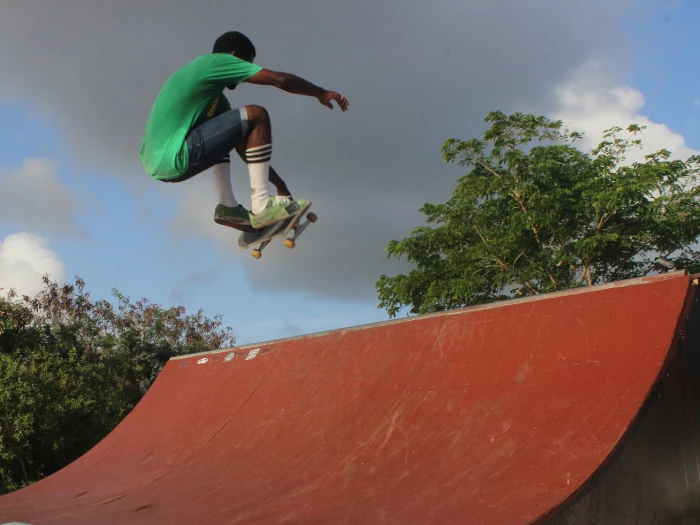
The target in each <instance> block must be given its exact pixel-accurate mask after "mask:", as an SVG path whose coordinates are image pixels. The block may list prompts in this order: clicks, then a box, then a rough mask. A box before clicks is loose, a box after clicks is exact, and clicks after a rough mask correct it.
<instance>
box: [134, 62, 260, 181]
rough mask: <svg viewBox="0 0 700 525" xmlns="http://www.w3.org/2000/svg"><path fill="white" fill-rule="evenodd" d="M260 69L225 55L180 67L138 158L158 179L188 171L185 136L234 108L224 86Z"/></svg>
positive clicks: (156, 110)
mask: <svg viewBox="0 0 700 525" xmlns="http://www.w3.org/2000/svg"><path fill="white" fill-rule="evenodd" d="M261 69H262V67H260V66H257V65H255V64H251V63H250V62H246V61H245V60H241V59H240V58H237V57H235V56H233V55H229V54H226V53H213V54H207V55H203V56H200V57H199V58H196V59H194V60H193V61H192V62H190V63H189V64H186V65H184V66H183V67H181V68H180V69H179V70H178V71H176V72H175V73H174V74H173V75H172V76H171V77H170V78H169V79H168V80H167V81H166V82H165V85H164V86H163V88H162V89H161V91H160V93H159V94H158V97H157V98H156V101H155V102H154V104H153V108H152V109H151V114H150V115H149V117H148V121H147V122H146V131H145V134H144V137H143V142H142V144H141V151H140V153H139V157H140V158H141V162H142V163H143V167H144V168H145V170H146V173H148V174H149V175H150V176H151V177H153V178H154V179H172V178H177V177H179V176H180V175H182V174H183V173H184V172H185V171H186V170H187V165H188V164H187V163H188V155H187V144H186V142H185V139H186V138H187V135H188V134H189V132H190V130H191V129H192V128H194V127H196V126H198V125H199V124H200V123H202V122H203V121H204V120H206V119H208V118H211V117H214V116H216V115H220V114H221V113H223V112H224V111H227V110H229V109H231V106H230V105H229V103H228V100H227V99H226V97H225V96H224V95H223V90H224V89H225V88H226V87H228V86H234V85H238V84H241V83H242V82H245V81H246V80H248V79H249V78H250V77H252V76H253V75H255V74H256V73H257V72H258V71H260V70H261Z"/></svg>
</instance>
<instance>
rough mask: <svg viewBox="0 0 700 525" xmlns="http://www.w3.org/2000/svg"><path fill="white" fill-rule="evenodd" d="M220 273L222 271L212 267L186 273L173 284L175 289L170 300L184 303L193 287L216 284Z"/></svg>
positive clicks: (199, 287) (198, 287)
mask: <svg viewBox="0 0 700 525" xmlns="http://www.w3.org/2000/svg"><path fill="white" fill-rule="evenodd" d="M219 274H220V272H219V271H218V270H217V269H216V268H210V269H208V270H204V271H201V272H194V273H190V274H187V275H185V276H184V277H183V278H181V279H178V281H177V282H176V283H175V284H174V285H173V289H172V291H171V292H170V300H171V301H173V302H180V303H184V302H185V299H186V298H187V296H188V294H189V292H191V291H192V290H193V289H201V288H203V287H206V286H210V285H212V284H214V283H215V282H216V279H217V277H218V276H219Z"/></svg>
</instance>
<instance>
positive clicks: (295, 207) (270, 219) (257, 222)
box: [250, 197, 309, 230]
mask: <svg viewBox="0 0 700 525" xmlns="http://www.w3.org/2000/svg"><path fill="white" fill-rule="evenodd" d="M308 202H309V201H307V200H303V199H300V200H296V201H293V200H291V199H290V198H289V197H270V199H269V200H268V201H267V206H266V207H265V209H264V210H263V211H262V212H261V213H258V214H257V215H256V214H254V213H252V212H251V213H250V224H251V225H252V226H253V228H255V229H256V230H261V229H262V228H265V227H266V226H270V225H271V224H275V223H276V222H280V221H283V220H284V219H286V218H287V217H291V216H292V215H294V214H295V213H296V212H298V211H299V210H300V209H302V208H303V207H304V206H306V204H307V203H308Z"/></svg>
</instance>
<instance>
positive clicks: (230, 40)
mask: <svg viewBox="0 0 700 525" xmlns="http://www.w3.org/2000/svg"><path fill="white" fill-rule="evenodd" d="M212 52H213V53H228V54H230V55H234V56H236V57H238V58H240V59H241V60H245V61H246V62H254V61H255V46H254V45H253V43H252V42H251V41H250V39H249V38H248V37H247V36H245V35H244V34H243V33H239V32H238V31H229V32H228V33H224V34H223V35H221V36H220V37H219V38H217V39H216V42H214V49H213V51H212Z"/></svg>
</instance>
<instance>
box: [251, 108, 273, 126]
mask: <svg viewBox="0 0 700 525" xmlns="http://www.w3.org/2000/svg"><path fill="white" fill-rule="evenodd" d="M245 109H246V112H247V113H248V121H249V122H253V123H267V122H270V114H269V113H268V112H267V110H266V109H265V108H264V107H262V106H256V105H250V106H246V107H245Z"/></svg>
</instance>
